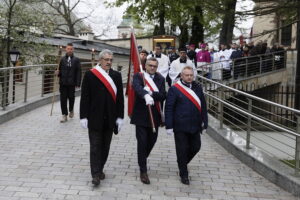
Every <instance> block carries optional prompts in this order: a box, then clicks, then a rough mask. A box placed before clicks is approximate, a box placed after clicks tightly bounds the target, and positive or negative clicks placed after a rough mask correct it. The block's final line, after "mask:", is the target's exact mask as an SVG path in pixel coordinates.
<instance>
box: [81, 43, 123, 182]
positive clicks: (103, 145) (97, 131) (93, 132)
mask: <svg viewBox="0 0 300 200" xmlns="http://www.w3.org/2000/svg"><path fill="white" fill-rule="evenodd" d="M112 61H113V53H112V52H111V51H110V50H107V49H105V50H103V51H101V53H100V54H99V63H98V65H97V66H96V67H94V68H93V69H91V70H90V71H87V72H86V73H85V75H84V78H83V82H82V90H81V101H80V123H81V126H82V127H83V128H88V130H89V140H90V165H91V174H92V178H93V180H92V183H93V184H94V185H99V184H100V180H103V179H104V178H105V174H104V173H103V168H104V165H105V163H106V160H107V157H108V153H109V148H110V143H111V139H112V133H113V131H114V133H115V134H117V133H118V132H119V131H120V129H121V126H122V124H123V118H124V96H123V84H122V78H121V74H120V73H119V72H117V71H115V70H113V69H111V66H112Z"/></svg>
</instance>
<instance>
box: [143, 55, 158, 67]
mask: <svg viewBox="0 0 300 200" xmlns="http://www.w3.org/2000/svg"><path fill="white" fill-rule="evenodd" d="M151 61H155V62H156V64H158V60H157V59H156V58H154V57H150V58H148V59H147V60H146V64H145V65H148V64H149V62H151Z"/></svg>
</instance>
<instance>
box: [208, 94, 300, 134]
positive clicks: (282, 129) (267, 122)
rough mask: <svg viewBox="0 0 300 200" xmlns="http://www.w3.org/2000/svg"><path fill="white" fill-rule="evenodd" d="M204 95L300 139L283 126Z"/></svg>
mask: <svg viewBox="0 0 300 200" xmlns="http://www.w3.org/2000/svg"><path fill="white" fill-rule="evenodd" d="M204 94H206V95H207V96H210V97H212V98H214V99H216V100H217V101H220V102H221V103H223V104H225V105H227V106H229V107H231V108H233V109H235V110H237V111H239V112H241V113H243V114H245V115H247V116H249V117H251V118H254V119H256V120H258V121H260V122H263V123H265V124H268V125H270V126H272V127H273V128H276V129H279V130H281V131H284V132H287V133H289V134H291V135H293V136H298V137H300V133H297V132H294V131H291V130H289V129H286V128H283V127H281V126H278V125H276V124H274V123H271V122H269V121H267V120H264V119H262V118H260V117H257V116H256V115H253V114H251V113H249V112H246V111H245V110H243V109H240V108H238V107H236V106H233V105H232V104H230V103H228V102H226V101H224V100H222V99H219V98H217V97H215V96H214V95H211V94H208V93H207V92H204ZM298 111H299V110H298ZM299 112H300V111H299Z"/></svg>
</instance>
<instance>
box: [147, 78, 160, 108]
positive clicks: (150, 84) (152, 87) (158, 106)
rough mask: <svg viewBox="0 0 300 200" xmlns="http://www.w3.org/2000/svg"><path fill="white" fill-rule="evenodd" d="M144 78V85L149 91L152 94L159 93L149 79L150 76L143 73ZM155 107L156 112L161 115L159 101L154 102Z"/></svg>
mask: <svg viewBox="0 0 300 200" xmlns="http://www.w3.org/2000/svg"><path fill="white" fill-rule="evenodd" d="M144 77H145V82H146V85H147V86H148V87H149V88H150V90H151V91H152V92H159V90H158V88H157V86H156V84H155V83H154V81H153V79H152V78H151V77H150V75H149V74H148V73H144ZM155 106H156V108H157V110H158V112H159V113H161V109H160V102H159V101H156V102H155Z"/></svg>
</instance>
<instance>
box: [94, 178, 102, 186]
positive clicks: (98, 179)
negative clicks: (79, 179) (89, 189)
mask: <svg viewBox="0 0 300 200" xmlns="http://www.w3.org/2000/svg"><path fill="white" fill-rule="evenodd" d="M92 183H93V184H94V185H95V186H98V185H99V184H100V177H99V176H95V177H94V178H93V180H92Z"/></svg>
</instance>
